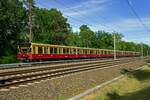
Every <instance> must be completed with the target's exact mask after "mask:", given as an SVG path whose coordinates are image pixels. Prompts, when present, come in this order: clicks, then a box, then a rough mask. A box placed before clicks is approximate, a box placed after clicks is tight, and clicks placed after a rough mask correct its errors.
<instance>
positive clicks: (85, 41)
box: [79, 25, 96, 47]
mask: <svg viewBox="0 0 150 100" xmlns="http://www.w3.org/2000/svg"><path fill="white" fill-rule="evenodd" d="M79 36H80V38H81V42H82V45H81V46H83V47H93V44H94V41H95V39H96V35H95V33H94V32H93V31H92V30H91V29H90V28H89V27H88V26H87V25H82V26H81V27H80V32H79Z"/></svg>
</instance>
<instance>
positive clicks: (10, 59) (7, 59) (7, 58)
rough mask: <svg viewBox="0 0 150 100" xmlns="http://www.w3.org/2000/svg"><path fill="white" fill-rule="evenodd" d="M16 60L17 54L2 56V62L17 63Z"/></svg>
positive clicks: (0, 62)
mask: <svg viewBox="0 0 150 100" xmlns="http://www.w3.org/2000/svg"><path fill="white" fill-rule="evenodd" d="M15 62H17V59H16V56H15V55H10V56H2V57H1V58H0V64H7V63H15Z"/></svg>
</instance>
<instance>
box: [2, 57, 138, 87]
mask: <svg viewBox="0 0 150 100" xmlns="http://www.w3.org/2000/svg"><path fill="white" fill-rule="evenodd" d="M132 61H134V60H128V61H122V62H118V63H117V64H122V63H128V62H132ZM135 61H136V60H135ZM114 63H115V62H112V63H103V64H102V65H99V64H95V65H85V66H82V67H81V66H80V67H77V66H76V67H72V68H63V69H57V70H53V71H52V70H51V71H49V72H45V73H38V74H34V75H33V74H31V75H28V76H18V77H13V78H11V79H9V78H8V79H6V80H5V81H6V82H5V83H3V84H1V85H0V87H8V86H12V85H15V84H19V83H25V82H28V81H33V80H39V79H43V78H46V77H47V78H48V77H49V78H50V77H53V76H58V75H64V73H65V74H69V73H75V72H81V71H85V70H92V69H97V68H102V67H106V66H115V65H114ZM3 81H4V80H3Z"/></svg>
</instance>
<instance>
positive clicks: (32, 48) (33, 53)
mask: <svg viewBox="0 0 150 100" xmlns="http://www.w3.org/2000/svg"><path fill="white" fill-rule="evenodd" d="M32 49H33V51H32V52H33V54H35V46H33V47H32Z"/></svg>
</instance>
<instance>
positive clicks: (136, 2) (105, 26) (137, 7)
mask: <svg viewBox="0 0 150 100" xmlns="http://www.w3.org/2000/svg"><path fill="white" fill-rule="evenodd" d="M127 1H129V3H128V2H127ZM35 3H36V6H38V7H40V8H47V9H50V8H57V9H58V10H60V11H61V12H62V13H63V16H64V17H66V18H68V22H69V23H70V24H71V27H72V28H73V31H79V27H80V26H81V25H83V24H86V25H88V26H89V27H90V28H91V29H92V30H93V31H98V30H105V31H108V32H113V31H116V32H119V33H122V34H123V35H124V37H123V39H124V40H126V41H132V42H137V43H141V42H142V43H146V44H148V45H150V6H149V4H150V0H36V1H35ZM132 8H133V9H132ZM133 10H134V11H135V13H134V11H133Z"/></svg>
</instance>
